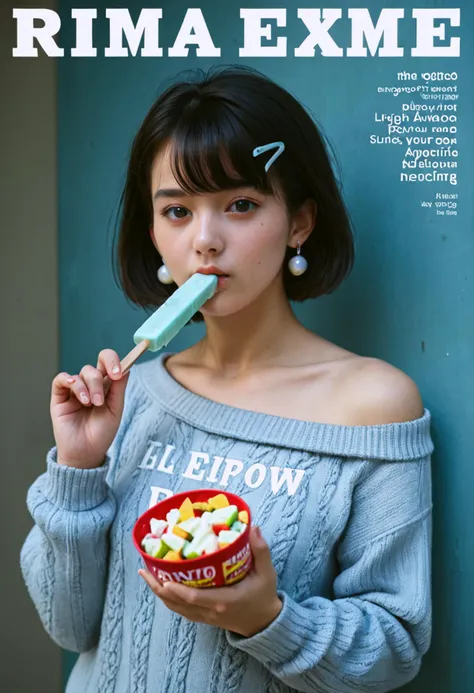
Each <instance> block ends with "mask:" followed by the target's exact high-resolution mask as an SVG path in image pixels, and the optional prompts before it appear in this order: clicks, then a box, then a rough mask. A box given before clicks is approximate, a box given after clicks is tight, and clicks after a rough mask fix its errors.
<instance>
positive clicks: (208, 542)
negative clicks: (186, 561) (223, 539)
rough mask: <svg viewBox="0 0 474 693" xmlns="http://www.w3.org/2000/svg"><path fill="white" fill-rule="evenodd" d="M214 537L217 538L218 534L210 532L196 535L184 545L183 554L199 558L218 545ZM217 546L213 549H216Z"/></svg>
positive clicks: (186, 556)
mask: <svg viewBox="0 0 474 693" xmlns="http://www.w3.org/2000/svg"><path fill="white" fill-rule="evenodd" d="M214 539H217V537H216V535H215V534H210V533H208V534H203V535H202V536H199V537H194V539H193V540H192V541H191V542H190V543H189V544H187V545H186V546H185V547H184V549H183V556H184V557H185V558H199V557H200V556H202V555H203V553H205V552H207V553H211V551H210V550H209V549H211V548H212V547H213V546H216V543H215V542H214ZM216 548H217V546H216ZM216 548H214V549H213V550H214V551H215V550H216Z"/></svg>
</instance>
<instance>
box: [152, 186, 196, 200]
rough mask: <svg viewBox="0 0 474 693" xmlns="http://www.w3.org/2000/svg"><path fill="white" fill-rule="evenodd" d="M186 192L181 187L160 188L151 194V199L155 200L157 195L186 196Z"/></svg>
mask: <svg viewBox="0 0 474 693" xmlns="http://www.w3.org/2000/svg"><path fill="white" fill-rule="evenodd" d="M187 196H188V195H187V193H186V192H185V191H184V190H182V189H181V188H160V189H159V190H157V191H156V193H155V194H154V195H153V199H154V200H157V199H158V198H159V197H187Z"/></svg>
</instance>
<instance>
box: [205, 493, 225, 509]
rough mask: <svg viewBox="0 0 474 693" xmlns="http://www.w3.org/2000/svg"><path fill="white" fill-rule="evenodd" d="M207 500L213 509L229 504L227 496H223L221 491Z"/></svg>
mask: <svg viewBox="0 0 474 693" xmlns="http://www.w3.org/2000/svg"><path fill="white" fill-rule="evenodd" d="M207 502H208V503H209V505H210V506H211V508H214V510H217V509H218V508H225V507H227V506H228V505H229V501H228V500H227V496H224V494H223V493H219V494H218V495H217V496H213V497H212V498H209V499H208V501H207Z"/></svg>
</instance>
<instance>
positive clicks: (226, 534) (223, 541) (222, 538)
mask: <svg viewBox="0 0 474 693" xmlns="http://www.w3.org/2000/svg"><path fill="white" fill-rule="evenodd" d="M239 537H240V532H233V531H232V530H227V531H223V532H220V533H219V536H218V537H217V541H218V543H219V548H220V549H223V548H224V547H225V546H228V545H229V544H232V542H233V541H235V540H236V539H238V538H239Z"/></svg>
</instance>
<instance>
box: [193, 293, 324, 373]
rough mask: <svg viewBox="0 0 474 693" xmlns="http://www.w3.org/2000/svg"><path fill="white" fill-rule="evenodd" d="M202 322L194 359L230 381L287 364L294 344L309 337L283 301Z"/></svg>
mask: <svg viewBox="0 0 474 693" xmlns="http://www.w3.org/2000/svg"><path fill="white" fill-rule="evenodd" d="M205 321H206V328H207V329H206V336H205V337H204V338H203V339H202V340H201V341H200V342H199V343H198V344H197V345H196V346H195V354H196V358H198V359H199V362H200V363H201V364H202V365H203V366H205V367H207V368H209V369H210V370H212V371H213V372H214V373H216V374H219V375H220V376H223V377H228V378H230V379H234V378H240V377H244V376H245V375H247V374H251V373H252V372H253V373H254V372H255V371H256V370H259V369H261V368H263V367H265V366H276V365H284V364H286V363H288V356H289V355H291V353H292V350H294V349H295V347H297V343H295V340H298V339H300V340H301V338H302V337H303V338H304V337H305V335H306V336H308V334H309V333H308V330H306V328H304V327H303V326H302V325H301V323H300V322H299V321H298V320H297V318H296V317H295V315H294V313H293V311H292V309H291V306H290V304H289V302H288V300H287V299H286V297H283V298H281V299H280V300H278V301H272V302H267V304H266V305H265V306H262V305H261V304H260V305H257V303H255V304H252V305H250V306H247V307H246V308H245V309H244V310H242V311H240V312H239V313H234V314H232V315H229V316H226V317H222V318H221V317H220V318H215V317H209V316H206V318H205ZM313 337H314V335H313Z"/></svg>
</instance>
